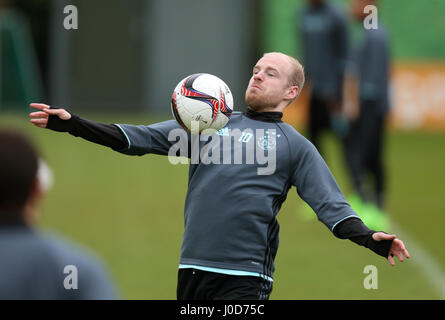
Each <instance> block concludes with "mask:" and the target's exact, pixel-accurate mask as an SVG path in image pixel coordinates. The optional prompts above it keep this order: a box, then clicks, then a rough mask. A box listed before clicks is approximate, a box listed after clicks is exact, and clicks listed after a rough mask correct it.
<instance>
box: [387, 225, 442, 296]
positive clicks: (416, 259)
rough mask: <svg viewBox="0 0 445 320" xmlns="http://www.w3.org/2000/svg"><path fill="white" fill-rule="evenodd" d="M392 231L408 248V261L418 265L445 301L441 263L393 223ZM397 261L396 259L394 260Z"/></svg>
mask: <svg viewBox="0 0 445 320" xmlns="http://www.w3.org/2000/svg"><path fill="white" fill-rule="evenodd" d="M391 229H392V230H393V231H394V234H396V235H397V238H399V239H401V240H402V241H403V243H404V244H405V246H406V250H408V252H409V254H410V256H411V258H410V259H409V260H408V261H412V263H413V264H414V265H416V266H417V267H418V269H419V271H420V273H421V274H423V276H424V277H425V278H426V279H427V280H428V282H429V283H430V284H431V287H433V288H434V289H435V291H436V292H437V294H438V296H439V298H440V299H442V300H443V299H445V274H444V272H443V270H442V269H443V268H442V267H441V265H440V263H438V262H437V261H436V260H435V259H434V257H433V256H432V255H431V254H430V253H428V252H427V251H426V250H425V249H424V248H422V245H420V244H419V243H418V242H417V241H415V240H414V239H413V238H412V237H411V236H409V235H408V234H407V233H406V232H404V231H402V229H401V228H400V227H399V226H398V225H397V224H396V223H394V221H391ZM394 259H395V258H394Z"/></svg>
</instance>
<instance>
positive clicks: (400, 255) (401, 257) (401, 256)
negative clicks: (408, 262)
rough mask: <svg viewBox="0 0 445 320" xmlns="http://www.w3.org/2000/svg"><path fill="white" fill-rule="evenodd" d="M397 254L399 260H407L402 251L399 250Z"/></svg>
mask: <svg viewBox="0 0 445 320" xmlns="http://www.w3.org/2000/svg"><path fill="white" fill-rule="evenodd" d="M395 255H396V256H397V258H399V261H400V262H403V261H405V260H404V259H403V255H402V253H401V252H400V251H397V252H396V253H395Z"/></svg>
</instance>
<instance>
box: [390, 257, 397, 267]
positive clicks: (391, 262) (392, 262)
mask: <svg viewBox="0 0 445 320" xmlns="http://www.w3.org/2000/svg"><path fill="white" fill-rule="evenodd" d="M388 261H389V263H390V264H391V265H392V266H393V267H394V266H395V265H396V263H395V262H394V258H393V257H392V256H391V255H389V256H388Z"/></svg>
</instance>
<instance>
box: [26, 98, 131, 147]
mask: <svg viewBox="0 0 445 320" xmlns="http://www.w3.org/2000/svg"><path fill="white" fill-rule="evenodd" d="M31 107H32V108H35V109H38V110H39V111H37V112H32V113H31V114H30V115H29V116H30V117H31V120H30V122H31V123H32V124H34V125H35V126H37V127H40V128H48V129H51V130H54V131H58V132H68V133H70V134H71V135H73V136H75V137H81V138H84V139H85V140H88V141H90V142H94V143H97V144H101V145H103V146H106V147H110V148H111V149H113V150H117V151H119V150H123V149H125V148H127V147H128V142H127V139H126V138H125V136H124V134H123V133H122V131H121V130H120V129H119V128H117V127H116V126H115V125H111V124H103V123H99V122H95V121H91V120H87V119H83V118H80V117H78V116H76V115H73V114H71V113H69V112H68V111H66V110H65V109H51V107H50V106H49V105H46V104H42V103H32V104H31Z"/></svg>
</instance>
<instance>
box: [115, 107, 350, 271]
mask: <svg viewBox="0 0 445 320" xmlns="http://www.w3.org/2000/svg"><path fill="white" fill-rule="evenodd" d="M117 126H118V127H119V128H120V129H121V130H122V132H123V133H124V135H125V136H126V138H127V142H128V148H127V149H125V150H120V152H122V153H124V154H128V155H144V154H147V153H155V154H160V155H168V153H169V150H170V148H172V149H171V150H172V151H173V154H178V153H181V154H182V155H187V156H188V157H189V158H190V159H191V164H190V169H189V184H188V191H187V196H186V202H185V212H184V214H185V230H184V235H183V243H182V248H181V257H180V264H183V265H196V266H201V267H207V268H220V269H231V270H237V271H248V272H254V273H259V274H261V275H265V276H267V277H272V275H273V271H274V258H275V255H276V253H277V249H278V230H279V225H278V222H277V219H276V217H277V214H278V211H279V210H280V208H281V205H282V204H283V202H284V201H285V199H286V196H287V193H288V191H289V189H290V188H291V187H292V186H295V187H296V188H297V192H298V194H299V195H300V197H301V198H302V199H303V200H304V201H306V202H307V203H308V204H309V205H310V206H311V208H312V209H313V210H314V211H315V212H316V213H317V216H318V219H319V220H320V221H321V222H323V223H324V224H325V225H326V226H327V227H328V228H329V229H330V230H331V231H333V229H334V227H335V226H336V225H337V224H338V223H339V222H341V221H343V220H345V219H347V218H350V217H358V216H357V214H356V213H355V212H354V211H353V210H352V209H351V207H350V206H349V204H348V203H347V201H346V200H345V198H344V196H343V194H342V192H341V190H340V188H339V187H338V185H337V183H336V181H335V179H334V177H333V176H332V174H331V172H330V171H329V169H328V167H327V166H326V164H325V162H324V160H323V159H322V157H321V156H320V154H319V153H318V151H317V150H316V148H315V147H314V146H313V145H312V144H311V143H310V142H309V141H308V140H307V139H306V138H304V137H303V136H302V135H301V134H299V133H298V132H297V131H296V130H295V129H294V128H293V127H291V126H290V125H288V124H285V123H283V122H281V121H276V122H266V121H259V120H254V119H251V118H249V117H246V116H245V115H244V114H242V113H240V112H234V113H233V115H232V117H231V118H230V121H229V123H228V124H227V126H226V127H225V128H223V129H221V130H220V131H218V133H214V134H213V135H211V136H201V139H202V140H206V141H197V140H195V139H196V137H198V136H197V135H191V134H187V133H186V132H185V131H184V130H183V129H182V128H181V127H180V126H179V124H178V123H177V122H176V121H174V120H170V121H165V122H161V123H156V124H153V125H149V126H142V125H141V126H134V125H128V124H121V125H117ZM175 129H176V130H175ZM169 135H170V140H172V141H170V140H169ZM179 137H180V138H179ZM192 137H193V139H192ZM179 139H181V140H180V141H181V143H182V145H180V144H179V142H178V141H179ZM207 139H208V140H207ZM230 140H232V143H228V141H229V142H230ZM193 141H194V142H193ZM193 143H196V145H198V143H199V152H200V154H201V160H200V161H198V160H197V157H196V154H197V152H196V151H197V150H198V149H194V148H193V147H192V145H193ZM178 146H181V147H182V148H183V149H182V151H181V150H179V151H178V148H177V147H178ZM190 150H191V151H192V152H191V153H192V154H190V152H189V151H190ZM172 151H171V152H172ZM240 154H242V156H239V155H240ZM206 155H207V156H206ZM265 159H266V160H267V161H266V160H265ZM217 162H219V163H220V164H218V163H217Z"/></svg>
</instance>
